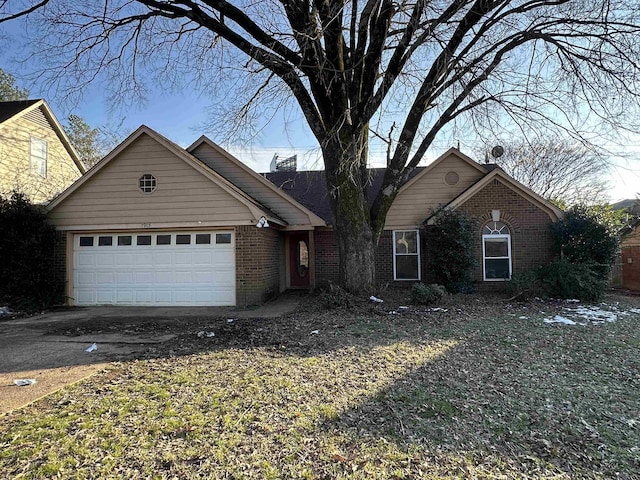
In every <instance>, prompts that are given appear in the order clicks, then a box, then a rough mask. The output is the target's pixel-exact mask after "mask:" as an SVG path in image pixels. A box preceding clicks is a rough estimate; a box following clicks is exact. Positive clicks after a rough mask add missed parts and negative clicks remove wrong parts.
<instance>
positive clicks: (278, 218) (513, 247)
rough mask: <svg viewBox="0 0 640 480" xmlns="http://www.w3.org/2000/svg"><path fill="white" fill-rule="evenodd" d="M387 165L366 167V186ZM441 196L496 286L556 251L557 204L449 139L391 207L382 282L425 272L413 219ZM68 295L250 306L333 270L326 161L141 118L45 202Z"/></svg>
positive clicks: (95, 300)
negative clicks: (261, 155)
mask: <svg viewBox="0 0 640 480" xmlns="http://www.w3.org/2000/svg"><path fill="white" fill-rule="evenodd" d="M382 173H383V171H382V169H372V170H371V182H372V183H371V188H370V190H371V191H372V192H375V191H376V188H379V186H380V182H381V181H382ZM443 204H446V205H448V206H449V207H450V208H457V209H462V210H464V211H466V212H468V213H469V214H471V215H472V216H474V217H475V218H476V219H478V221H479V224H478V225H479V226H478V231H477V246H476V256H477V259H478V267H477V269H476V271H475V272H474V281H476V282H477V283H478V284H482V285H485V286H489V287H496V286H500V285H502V286H504V282H505V281H508V280H509V279H510V278H511V276H512V275H513V274H514V273H516V272H521V271H523V270H525V269H527V268H530V267H533V266H535V265H539V264H541V263H546V262H548V261H550V260H551V258H552V255H553V254H552V251H551V243H552V241H551V233H550V229H549V226H550V224H551V223H552V222H554V221H556V220H558V219H559V218H560V217H561V216H562V212H561V211H560V210H559V209H558V208H556V207H555V206H554V205H552V204H551V203H549V202H547V201H546V200H544V199H543V198H541V197H540V196H538V195H537V194H535V193H533V192H532V191H531V190H529V189H528V188H526V187H524V186H523V185H521V184H520V183H518V182H516V181H515V180H514V179H512V178H511V177H509V176H508V175H507V174H506V173H505V172H504V171H503V170H502V169H500V168H496V167H495V166H492V165H483V164H480V163H477V162H475V161H473V160H472V159H470V158H469V157H467V156H466V155H464V154H462V153H461V152H460V151H459V150H457V149H455V148H452V149H450V150H448V151H447V152H445V153H444V154H443V155H442V156H440V157H439V158H438V159H437V160H435V161H434V162H433V163H431V164H430V165H429V166H427V167H423V168H419V169H416V171H415V172H413V176H412V177H411V178H410V179H409V180H408V181H407V182H406V184H405V185H404V186H403V187H402V189H401V191H400V192H399V194H398V196H397V197H396V200H395V201H394V203H393V205H392V207H391V209H390V210H389V213H388V216H387V220H386V225H385V231H384V234H383V236H382V238H381V240H380V243H379V247H378V253H379V254H378V260H377V265H376V270H377V281H378V282H380V283H394V284H404V285H410V284H412V283H414V282H417V281H428V279H429V272H428V271H427V269H426V267H425V264H426V263H425V255H424V253H425V251H428V248H429V245H425V242H424V241H423V240H422V239H421V236H420V231H421V228H422V226H423V224H424V222H425V220H426V219H427V218H428V217H429V214H430V209H431V208H432V207H435V206H438V205H443ZM49 213H50V219H51V221H52V222H53V223H54V224H55V226H56V228H57V230H58V232H59V237H60V242H59V255H58V256H59V258H60V262H59V267H58V268H59V273H60V275H61V276H64V279H65V281H66V285H67V296H68V298H69V303H70V304H72V305H96V304H122V305H247V304H253V303H259V302H262V301H265V300H267V299H268V298H270V297H273V296H275V295H277V294H278V293H280V292H282V291H284V290H286V289H295V288H313V287H316V286H319V285H322V284H326V283H327V282H329V281H336V280H337V271H338V268H337V265H338V251H337V248H336V243H335V238H334V231H333V227H332V224H333V218H332V215H331V212H330V209H329V202H328V193H327V188H326V183H325V178H324V174H323V172H320V171H310V172H302V171H288V172H273V173H268V174H262V175H261V174H258V173H256V172H254V171H253V170H251V169H250V168H249V167H248V166H246V165H245V164H243V163H242V162H240V161H239V160H237V159H236V158H234V157H233V156H232V155H230V154H229V153H228V152H226V151H225V150H224V149H222V148H220V147H219V146H218V145H216V144H215V143H213V142H212V141H211V140H209V139H208V138H206V137H204V136H203V137H201V138H200V139H198V140H197V141H196V142H195V143H193V144H192V145H191V146H190V147H188V148H186V149H184V148H181V147H180V146H178V145H176V144H175V143H173V142H171V141H170V140H168V139H166V138H165V137H163V136H162V135H160V134H158V133H157V132H155V131H153V130H152V129H150V128H148V127H146V126H142V127H140V128H139V129H138V130H136V131H135V132H134V133H133V134H131V135H130V136H129V137H128V138H127V139H126V140H125V141H124V142H123V143H122V144H121V145H119V146H118V147H117V148H116V149H115V150H114V151H113V152H111V153H110V154H109V155H107V156H106V157H105V158H104V159H103V160H101V161H100V162H99V163H98V164H97V165H96V166H94V167H93V168H92V169H91V170H89V171H88V172H87V173H86V174H85V175H84V176H83V177H81V178H80V179H79V180H78V181H77V182H75V183H74V184H73V185H72V186H71V187H69V188H68V189H67V190H66V191H65V192H63V193H62V194H61V195H60V196H58V197H57V198H56V199H54V200H53V201H52V202H51V203H50V204H49Z"/></svg>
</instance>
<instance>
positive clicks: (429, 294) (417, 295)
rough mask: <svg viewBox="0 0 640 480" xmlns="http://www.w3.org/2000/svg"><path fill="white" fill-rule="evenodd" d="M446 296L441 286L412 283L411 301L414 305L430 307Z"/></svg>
mask: <svg viewBox="0 0 640 480" xmlns="http://www.w3.org/2000/svg"><path fill="white" fill-rule="evenodd" d="M446 294H447V290H446V289H445V288H444V287H443V286H442V285H437V284H435V283H432V284H429V285H426V284H424V283H414V284H413V288H412V290H411V299H412V300H413V302H414V303H419V304H421V305H431V304H432V303H435V302H437V301H438V300H440V299H441V298H442V297H444V296H445V295H446Z"/></svg>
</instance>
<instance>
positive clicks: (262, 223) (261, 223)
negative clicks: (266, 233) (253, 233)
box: [256, 215, 269, 228]
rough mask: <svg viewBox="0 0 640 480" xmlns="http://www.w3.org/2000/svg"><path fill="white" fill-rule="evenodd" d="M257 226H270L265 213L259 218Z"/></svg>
mask: <svg viewBox="0 0 640 480" xmlns="http://www.w3.org/2000/svg"><path fill="white" fill-rule="evenodd" d="M256 227H258V228H262V227H264V228H269V222H267V217H265V216H264V215H263V216H262V217H260V220H258V223H256Z"/></svg>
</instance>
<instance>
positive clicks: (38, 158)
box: [31, 137, 47, 177]
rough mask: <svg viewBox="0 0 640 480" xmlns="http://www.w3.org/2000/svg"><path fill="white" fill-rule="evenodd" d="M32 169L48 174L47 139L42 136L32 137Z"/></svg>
mask: <svg viewBox="0 0 640 480" xmlns="http://www.w3.org/2000/svg"><path fill="white" fill-rule="evenodd" d="M31 171H32V172H33V173H36V174H38V175H40V176H41V177H46V176H47V141H46V140H43V139H41V138H36V137H31Z"/></svg>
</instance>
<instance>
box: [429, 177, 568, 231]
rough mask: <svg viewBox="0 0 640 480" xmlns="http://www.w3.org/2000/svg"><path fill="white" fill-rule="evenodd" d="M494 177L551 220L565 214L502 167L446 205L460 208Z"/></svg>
mask: <svg viewBox="0 0 640 480" xmlns="http://www.w3.org/2000/svg"><path fill="white" fill-rule="evenodd" d="M494 179H498V180H500V181H501V182H502V183H503V184H504V185H506V186H507V187H509V188H510V189H511V190H513V191H514V192H516V193H517V194H519V195H521V196H522V197H524V198H525V199H527V200H528V201H530V202H531V203H533V204H534V205H536V206H537V207H538V208H540V209H541V210H542V211H544V212H545V213H546V214H547V215H549V217H550V218H551V220H554V221H555V220H559V219H561V218H562V217H563V216H564V213H563V212H562V210H560V209H559V208H558V207H556V206H555V205H554V204H553V203H551V202H550V201H548V200H547V199H545V198H543V197H541V196H540V195H538V194H537V193H535V192H534V191H533V190H531V189H529V188H528V187H526V186H524V185H523V184H522V183H520V182H518V181H517V180H515V179H514V178H511V177H510V176H509V175H508V174H506V173H505V172H504V170H502V169H501V168H494V169H493V170H491V172H490V173H488V174H486V175H485V176H484V177H482V178H481V179H480V180H478V181H477V182H476V183H474V184H473V185H471V186H470V187H469V188H467V189H466V190H465V191H464V192H462V193H461V194H460V195H458V196H457V197H456V198H454V199H453V200H451V201H450V202H449V203H448V204H447V205H445V207H447V208H452V209H455V208H458V207H459V206H461V205H462V204H464V203H465V202H466V201H467V200H469V199H470V198H471V197H473V196H474V195H475V194H476V193H478V192H479V191H480V190H482V189H483V188H484V187H486V186H487V185H488V184H489V183H490V182H491V181H493V180H494ZM432 217H433V215H429V217H427V218H426V219H425V220H424V221H425V222H428V221H429V220H430V219H431V218H432Z"/></svg>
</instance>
